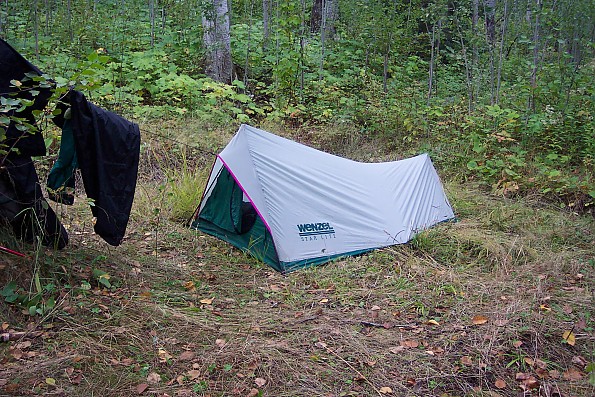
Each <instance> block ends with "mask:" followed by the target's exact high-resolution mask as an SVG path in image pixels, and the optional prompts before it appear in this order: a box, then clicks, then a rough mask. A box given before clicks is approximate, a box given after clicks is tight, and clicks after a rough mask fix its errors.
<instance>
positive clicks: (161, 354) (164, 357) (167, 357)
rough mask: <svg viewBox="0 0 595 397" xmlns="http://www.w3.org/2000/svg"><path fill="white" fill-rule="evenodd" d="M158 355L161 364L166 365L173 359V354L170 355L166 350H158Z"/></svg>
mask: <svg viewBox="0 0 595 397" xmlns="http://www.w3.org/2000/svg"><path fill="white" fill-rule="evenodd" d="M157 355H158V356H159V362H160V363H166V362H167V361H168V360H171V358H172V356H171V354H169V353H168V352H167V350H165V349H157Z"/></svg>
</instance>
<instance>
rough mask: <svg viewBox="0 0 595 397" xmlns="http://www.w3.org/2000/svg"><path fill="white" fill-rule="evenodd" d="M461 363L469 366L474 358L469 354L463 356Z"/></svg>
mask: <svg viewBox="0 0 595 397" xmlns="http://www.w3.org/2000/svg"><path fill="white" fill-rule="evenodd" d="M461 364H463V365H467V366H469V365H472V364H473V360H472V359H471V357H469V356H463V357H461Z"/></svg>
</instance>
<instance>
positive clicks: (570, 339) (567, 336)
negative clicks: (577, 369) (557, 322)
mask: <svg viewBox="0 0 595 397" xmlns="http://www.w3.org/2000/svg"><path fill="white" fill-rule="evenodd" d="M562 338H564V340H565V341H566V343H568V344H569V345H570V346H574V345H575V343H576V336H575V335H574V333H573V332H572V331H564V333H563V334H562Z"/></svg>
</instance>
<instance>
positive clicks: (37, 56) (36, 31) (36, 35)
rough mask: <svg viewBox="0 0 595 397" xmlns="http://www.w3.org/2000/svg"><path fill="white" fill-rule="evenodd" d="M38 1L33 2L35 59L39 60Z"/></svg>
mask: <svg viewBox="0 0 595 397" xmlns="http://www.w3.org/2000/svg"><path fill="white" fill-rule="evenodd" d="M37 1H38V0H35V1H34V2H33V34H34V36H35V58H37V59H38V60H39V15H37V14H38V13H39V11H38V9H37Z"/></svg>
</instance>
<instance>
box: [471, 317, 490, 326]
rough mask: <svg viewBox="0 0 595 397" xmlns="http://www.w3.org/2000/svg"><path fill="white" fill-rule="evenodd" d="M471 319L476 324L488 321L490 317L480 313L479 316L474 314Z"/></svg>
mask: <svg viewBox="0 0 595 397" xmlns="http://www.w3.org/2000/svg"><path fill="white" fill-rule="evenodd" d="M471 321H473V324H475V325H481V324H485V323H487V322H488V318H487V317H486V316H481V315H478V316H474V317H473V319H472V320H471Z"/></svg>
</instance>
